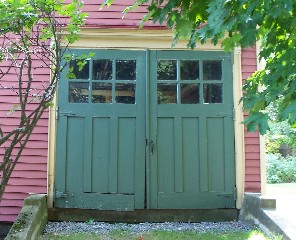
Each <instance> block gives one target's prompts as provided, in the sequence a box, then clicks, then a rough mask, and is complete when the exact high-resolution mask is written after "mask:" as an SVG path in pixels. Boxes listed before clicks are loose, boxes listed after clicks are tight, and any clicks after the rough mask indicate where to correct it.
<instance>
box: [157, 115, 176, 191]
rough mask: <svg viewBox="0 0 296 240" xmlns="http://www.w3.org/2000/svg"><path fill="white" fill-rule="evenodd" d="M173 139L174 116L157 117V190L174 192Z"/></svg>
mask: <svg viewBox="0 0 296 240" xmlns="http://www.w3.org/2000/svg"><path fill="white" fill-rule="evenodd" d="M174 139H175V136H174V118H159V119H158V133H157V150H158V151H157V163H158V192H174V189H175V180H174V179H175V178H174V176H175V168H174V165H175V154H174V153H175V151H174V148H175V140H174ZM154 151H155V149H154ZM154 154H155V152H154Z"/></svg>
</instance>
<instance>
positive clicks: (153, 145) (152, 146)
mask: <svg viewBox="0 0 296 240" xmlns="http://www.w3.org/2000/svg"><path fill="white" fill-rule="evenodd" d="M154 147H155V143H154V142H153V140H152V139H151V140H150V154H151V155H153V152H154Z"/></svg>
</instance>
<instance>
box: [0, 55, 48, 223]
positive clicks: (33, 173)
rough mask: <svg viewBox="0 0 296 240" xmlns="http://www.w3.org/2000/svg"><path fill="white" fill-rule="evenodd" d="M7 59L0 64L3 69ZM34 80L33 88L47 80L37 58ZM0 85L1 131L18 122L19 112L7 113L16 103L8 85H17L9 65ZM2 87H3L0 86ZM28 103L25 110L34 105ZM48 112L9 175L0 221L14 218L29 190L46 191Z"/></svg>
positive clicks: (38, 86) (46, 74) (0, 151)
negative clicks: (8, 69)
mask: <svg viewBox="0 0 296 240" xmlns="http://www.w3.org/2000/svg"><path fill="white" fill-rule="evenodd" d="M5 65H8V63H7V62H3V63H2V64H1V66H0V67H1V69H2V70H3V69H5V67H6V66H5ZM34 66H35V69H34V77H35V83H34V85H33V86H32V87H33V88H36V91H39V90H40V89H43V87H42V86H43V85H45V84H46V82H48V80H49V69H47V68H41V67H40V61H37V60H35V62H34ZM0 83H1V88H0V106H1V107H0V126H1V128H2V130H3V131H4V132H8V131H11V130H12V129H15V128H16V126H17V124H18V123H19V115H20V114H19V112H18V111H16V112H14V113H10V110H12V109H13V106H14V105H15V104H17V103H18V100H17V95H16V93H15V92H14V91H13V90H11V87H12V86H14V88H15V89H16V88H17V76H16V74H15V72H14V70H13V69H12V70H11V71H10V72H9V74H8V75H6V76H5V77H4V78H2V79H1V82H0ZM2 87H5V88H7V89H3V88H2ZM34 105H36V104H34V103H32V104H30V106H29V107H28V110H32V109H34V108H35V106H34ZM47 132H48V112H46V113H45V114H44V115H43V116H42V118H41V119H40V121H39V123H38V125H37V126H36V128H35V129H34V132H33V133H32V135H31V138H30V139H31V140H30V141H29V142H28V144H27V146H26V148H25V149H24V151H23V154H22V157H21V158H20V159H19V162H18V163H17V165H16V167H15V169H14V171H13V173H12V176H11V178H10V180H9V182H8V186H7V188H6V193H5V194H4V196H3V199H2V201H1V203H0V221H5V222H10V221H15V219H16V216H17V214H18V213H19V211H20V209H21V207H22V204H23V199H24V198H26V197H27V196H28V195H29V194H30V193H46V186H47V148H48V147H47V146H48V140H47V138H48V133H47ZM3 153H4V148H3V147H1V148H0V161H1V160H2V157H3Z"/></svg>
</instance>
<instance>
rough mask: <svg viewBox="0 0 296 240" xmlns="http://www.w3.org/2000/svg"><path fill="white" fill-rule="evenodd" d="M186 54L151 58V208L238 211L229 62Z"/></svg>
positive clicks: (216, 56) (214, 54) (208, 55)
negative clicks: (233, 208) (235, 187)
mask: <svg viewBox="0 0 296 240" xmlns="http://www.w3.org/2000/svg"><path fill="white" fill-rule="evenodd" d="M187 53H188V54H187V55H185V53H184V52H180V51H156V52H154V53H152V54H151V59H150V64H151V66H152V67H151V69H150V76H151V79H150V91H151V90H153V91H152V95H151V96H152V97H151V99H150V104H151V113H150V123H151V131H150V134H151V137H152V138H155V139H156V145H157V148H156V149H157V151H156V153H155V154H153V155H150V163H151V165H150V166H151V169H152V172H151V175H150V178H151V197H150V204H151V205H150V206H151V208H159V209H165V208H169V209H170V208H172V209H190V208H224V207H235V199H234V196H235V193H234V186H235V177H234V172H235V169H234V131H233V118H232V111H233V100H232V97H231V96H232V77H231V64H230V59H229V57H228V55H227V54H224V53H222V52H211V53H210V52H194V51H192V52H190V53H189V52H187ZM186 64H189V65H190V68H186V67H184V66H185V65H186ZM192 67H194V68H195V69H192ZM217 67H218V69H217V71H216V72H215V71H214V70H215V68H217ZM213 69H214V70H213ZM159 72H160V73H159Z"/></svg>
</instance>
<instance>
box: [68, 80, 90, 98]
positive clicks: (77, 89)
mask: <svg viewBox="0 0 296 240" xmlns="http://www.w3.org/2000/svg"><path fill="white" fill-rule="evenodd" d="M88 88H89V84H88V83H85V82H70V83H69V102H70V103H87V102H88V91H89V90H88Z"/></svg>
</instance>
